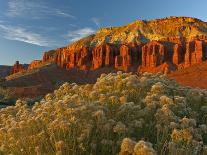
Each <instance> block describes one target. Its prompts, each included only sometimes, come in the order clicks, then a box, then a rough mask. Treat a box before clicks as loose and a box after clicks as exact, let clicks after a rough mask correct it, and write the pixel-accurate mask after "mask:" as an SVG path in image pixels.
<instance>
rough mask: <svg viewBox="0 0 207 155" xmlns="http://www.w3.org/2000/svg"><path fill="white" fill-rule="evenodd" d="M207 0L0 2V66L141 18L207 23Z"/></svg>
mask: <svg viewBox="0 0 207 155" xmlns="http://www.w3.org/2000/svg"><path fill="white" fill-rule="evenodd" d="M206 8H207V1H206V0H197V1H195V0H173V1H169V0H0V65H12V64H14V62H15V61H16V60H19V61H20V62H21V63H30V62H31V61H32V60H35V59H41V58H42V55H43V52H45V51H47V50H50V49H55V48H58V47H63V46H66V45H68V44H70V43H71V42H74V41H76V40H78V39H80V38H82V37H85V36H88V35H90V34H93V33H96V31H97V30H98V29H99V28H100V27H110V26H121V25H126V24H129V23H131V22H133V21H135V20H137V19H143V20H149V19H155V18H162V17H167V16H189V17H196V18H199V19H201V20H203V21H207V9H206Z"/></svg>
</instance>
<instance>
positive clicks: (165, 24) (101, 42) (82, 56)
mask: <svg viewBox="0 0 207 155" xmlns="http://www.w3.org/2000/svg"><path fill="white" fill-rule="evenodd" d="M206 59H207V24H206V23H205V22H203V21H201V20H199V19H196V18H190V17H168V18H163V19H155V20H149V21H146V20H137V21H135V22H133V23H131V24H128V25H125V26H120V27H110V28H101V29H100V30H98V31H97V33H96V34H94V35H90V36H88V37H85V38H83V39H80V40H78V41H76V42H74V43H71V44H69V45H67V46H66V47H62V48H58V49H55V50H51V51H48V52H45V53H44V55H43V59H42V60H39V61H37V60H36V61H33V62H32V63H31V64H30V66H29V69H33V68H36V67H38V66H41V64H45V63H48V62H50V63H55V64H57V65H58V66H59V67H60V68H63V69H68V70H69V69H74V68H75V69H79V70H97V69H100V68H103V67H110V68H114V69H115V70H123V71H126V72H127V71H133V72H136V71H138V72H140V73H142V72H145V71H147V72H164V73H170V72H172V71H175V70H179V69H183V68H186V67H189V66H192V65H194V64H197V63H200V62H202V61H205V60H206ZM18 70H21V66H19V65H18V64H16V65H15V66H14V69H13V72H12V73H15V72H18Z"/></svg>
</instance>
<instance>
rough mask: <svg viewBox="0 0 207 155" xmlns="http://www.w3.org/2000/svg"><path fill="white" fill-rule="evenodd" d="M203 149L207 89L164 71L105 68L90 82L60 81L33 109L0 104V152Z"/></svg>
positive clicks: (146, 154)
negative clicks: (138, 72) (111, 70)
mask: <svg viewBox="0 0 207 155" xmlns="http://www.w3.org/2000/svg"><path fill="white" fill-rule="evenodd" d="M126 137H128V138H126ZM144 140H146V141H147V142H145V141H144ZM136 141H138V142H136ZM152 144H153V147H152ZM206 152H207V91H206V90H201V89H192V88H186V87H182V86H179V85H178V84H177V83H176V82H175V81H174V80H170V79H168V78H167V77H166V76H165V75H162V74H150V73H145V74H143V75H142V76H141V77H139V76H137V75H134V74H132V73H122V72H117V73H110V74H102V75H101V76H100V78H98V79H97V82H96V83H95V84H86V85H77V84H76V83H65V84H63V85H62V86H61V87H60V88H59V89H58V90H55V91H54V92H53V93H50V94H47V95H46V96H45V97H44V98H43V99H42V100H41V101H39V102H36V103H35V104H34V105H33V106H32V107H30V106H27V102H25V101H23V100H18V101H17V102H16V105H15V106H9V107H6V108H4V109H1V110H0V154H38V155H41V154H51V155H52V154H58V155H60V154H72V155H73V154H74V155H83V154H84V155H85V154H86V155H87V154H100V155H101V154H103V155H105V154H112V155H113V154H114V155H115V154H117V153H119V154H120V155H125V154H133V155H155V154H163V155H164V154H172V155H173V154H179V153H183V154H193V155H197V154H198V155H199V154H206Z"/></svg>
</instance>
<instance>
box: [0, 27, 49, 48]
mask: <svg viewBox="0 0 207 155" xmlns="http://www.w3.org/2000/svg"><path fill="white" fill-rule="evenodd" d="M0 34H1V35H2V36H3V37H4V38H5V39H8V40H16V41H21V42H25V43H29V44H33V45H38V46H45V47H49V46H50V45H52V41H48V39H46V38H45V37H43V36H41V35H40V34H38V33H34V32H30V31H27V30H26V29H24V28H21V27H14V26H8V25H3V24H0Z"/></svg>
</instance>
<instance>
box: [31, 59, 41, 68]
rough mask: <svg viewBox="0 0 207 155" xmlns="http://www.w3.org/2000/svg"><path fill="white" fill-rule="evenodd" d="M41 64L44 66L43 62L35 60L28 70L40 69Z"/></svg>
mask: <svg viewBox="0 0 207 155" xmlns="http://www.w3.org/2000/svg"><path fill="white" fill-rule="evenodd" d="M41 64H42V60H33V61H32V62H31V63H30V64H29V66H28V69H29V70H32V69H35V68H38V67H39V66H40V65H41Z"/></svg>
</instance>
